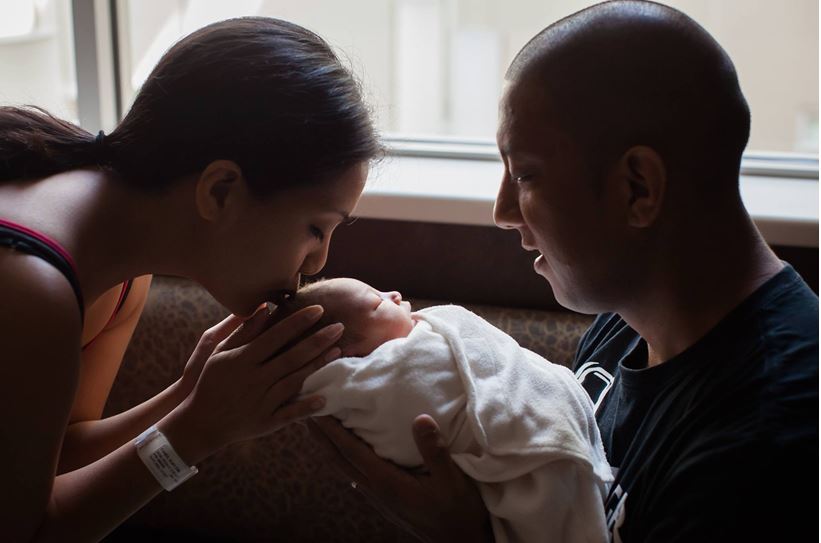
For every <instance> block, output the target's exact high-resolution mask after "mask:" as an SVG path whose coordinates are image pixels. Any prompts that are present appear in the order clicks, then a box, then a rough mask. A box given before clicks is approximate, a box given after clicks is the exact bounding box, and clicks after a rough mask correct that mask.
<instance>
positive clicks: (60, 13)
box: [0, 0, 78, 122]
mask: <svg viewBox="0 0 821 543" xmlns="http://www.w3.org/2000/svg"><path fill="white" fill-rule="evenodd" d="M0 13H1V14H2V15H1V16H0V74H2V81H3V84H2V85H0V103H2V104H4V105H9V104H13V105H22V104H33V105H37V106H40V107H42V108H45V109H46V110H48V111H50V112H52V113H54V114H55V115H58V116H60V117H63V118H65V119H69V120H72V121H74V122H77V120H78V113H77V78H76V75H75V66H74V36H73V31H72V24H71V4H70V2H69V1H68V0H0Z"/></svg>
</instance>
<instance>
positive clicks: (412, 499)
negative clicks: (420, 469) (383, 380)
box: [309, 415, 494, 542]
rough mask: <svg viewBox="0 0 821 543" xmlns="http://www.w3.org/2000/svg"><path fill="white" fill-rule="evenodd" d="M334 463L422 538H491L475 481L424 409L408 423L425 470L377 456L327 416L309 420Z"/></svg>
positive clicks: (392, 518)
mask: <svg viewBox="0 0 821 543" xmlns="http://www.w3.org/2000/svg"><path fill="white" fill-rule="evenodd" d="M309 426H310V427H311V431H312V434H313V435H314V436H315V437H316V438H317V439H318V441H320V442H321V443H323V444H324V445H325V448H326V449H327V450H328V451H329V452H330V454H331V455H332V456H333V458H334V460H335V464H336V466H337V467H338V468H339V469H340V470H341V471H342V473H344V474H345V476H346V477H348V478H349V479H350V480H351V482H352V483H356V488H357V490H360V491H361V492H362V493H363V494H364V495H365V496H366V497H368V498H369V499H370V501H371V503H372V504H373V505H374V507H375V508H376V509H377V510H378V511H379V512H380V513H381V514H382V515H383V516H385V518H387V519H388V520H390V521H392V522H394V523H396V524H397V525H399V526H400V527H402V528H403V529H405V530H406V531H408V532H409V533H411V534H413V535H415V536H416V537H417V538H419V539H420V540H422V541H430V542H440V541H441V542H452V541H471V542H482V541H493V540H494V539H493V531H492V528H491V525H490V518H489V516H488V512H487V509H486V508H485V505H484V502H483V501H482V498H481V496H480V495H479V491H478V490H477V488H476V485H475V484H474V483H473V481H471V480H470V479H469V478H468V477H467V476H466V475H465V474H464V473H462V471H461V470H460V469H459V467H458V466H457V465H456V464H455V463H454V462H453V460H452V459H451V458H450V454H449V452H448V450H447V448H446V447H445V445H444V442H443V441H442V438H441V434H440V432H439V427H438V425H437V424H436V422H435V421H434V420H433V419H432V418H431V417H429V416H428V415H420V416H419V417H417V418H416V420H415V421H414V424H413V437H414V440H415V442H416V446H417V448H418V449H419V452H420V454H421V455H422V458H423V460H424V462H425V467H426V468H427V471H428V473H427V474H421V475H411V474H410V473H408V472H407V471H405V470H403V469H401V468H399V467H398V466H396V465H395V464H393V463H391V462H389V461H387V460H383V459H382V458H379V457H378V456H377V455H376V454H375V453H374V452H373V449H371V447H370V446H368V444H366V443H365V442H364V441H362V440H360V439H359V438H358V437H356V436H355V435H353V434H352V433H351V432H349V431H348V430H346V429H345V428H344V427H343V426H342V425H341V424H340V423H339V422H338V421H337V420H336V419H334V418H333V417H321V418H316V419H312V420H311V421H309Z"/></svg>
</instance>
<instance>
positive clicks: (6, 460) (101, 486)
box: [0, 253, 338, 541]
mask: <svg viewBox="0 0 821 543" xmlns="http://www.w3.org/2000/svg"><path fill="white" fill-rule="evenodd" d="M4 257H5V258H4ZM14 258H16V259H25V262H22V261H20V260H18V261H17V262H15V266H14V269H13V270H11V271H9V268H7V267H5V268H4V274H3V275H4V277H3V279H4V280H3V282H2V284H0V300H2V301H3V311H2V312H1V313H0V339H2V341H0V345H2V348H3V359H2V363H0V417H2V420H1V421H0V444H2V446H0V465H2V466H3V468H4V472H5V473H6V474H7V475H6V476H5V478H4V482H3V483H4V484H3V492H2V493H0V525H2V526H3V531H4V533H3V536H4V540H8V541H97V540H99V539H101V538H102V537H104V536H105V534H107V533H109V532H110V531H111V530H113V529H114V528H115V527H116V526H117V525H119V524H120V523H122V522H123V521H124V520H125V519H126V518H128V517H129V516H130V515H132V514H133V513H134V511H136V510H138V509H139V508H140V507H142V506H143V505H144V504H145V503H147V502H148V501H149V500H150V499H151V498H152V497H153V496H155V495H156V494H157V493H159V492H160V491H161V487H160V485H159V483H157V482H156V480H154V478H153V476H152V475H151V474H150V472H149V471H148V469H147V468H146V467H145V466H144V465H143V463H142V461H141V460H140V459H139V457H138V455H137V453H136V450H135V448H134V446H133V445H132V444H131V443H130V442H129V443H126V444H124V445H122V446H120V447H119V448H117V449H116V450H115V451H113V452H111V453H110V454H108V455H106V456H104V457H102V458H100V459H99V460H97V461H96V462H94V463H92V464H90V465H88V466H85V467H82V468H80V469H77V470H74V471H72V472H69V473H65V474H63V475H60V476H56V477H55V473H56V468H57V459H58V455H59V451H60V448H61V445H62V441H63V436H64V434H65V429H66V426H67V423H68V418H69V412H70V409H71V405H72V399H73V397H74V393H75V390H76V386H77V375H78V366H79V356H78V352H79V337H80V333H81V323H80V318H79V312H78V310H77V304H76V299H75V298H74V294H73V292H72V290H71V287H70V286H69V285H68V283H67V281H66V280H65V278H63V277H62V275H60V273H59V272H58V271H57V270H55V269H54V268H52V267H51V266H49V265H48V264H46V263H45V262H43V261H41V260H38V259H35V258H33V257H27V256H19V257H17V256H15V257H14ZM8 260H9V259H8V253H6V254H0V264H7V263H8ZM21 262H22V263H21ZM309 309H310V308H309ZM310 314H311V312H310V311H306V310H303V311H301V312H298V313H296V314H295V315H293V316H292V317H289V318H288V319H286V320H284V321H282V322H280V323H278V324H276V325H274V326H273V327H271V328H270V329H268V330H264V331H258V332H257V333H258V335H257V336H256V337H253V334H250V335H249V334H247V333H246V334H245V335H244V336H243V333H242V332H243V331H244V330H245V328H243V327H241V328H240V329H239V330H238V332H240V333H237V334H234V335H232V336H230V337H229V338H228V339H226V340H225V341H223V342H221V343H220V345H218V346H217V349H216V352H214V354H212V355H211V356H210V357H209V358H208V360H207V362H205V364H204V366H205V367H204V368H203V370H202V375H201V376H200V379H199V381H198V382H197V383H196V386H195V387H194V390H193V391H192V393H191V394H190V395H189V396H188V397H187V398H186V400H185V401H184V402H183V403H182V404H180V405H179V406H177V407H176V408H175V409H174V410H172V411H171V413H169V414H168V415H166V416H165V417H164V418H163V419H162V420H161V421H159V422H158V426H159V428H160V430H161V431H163V432H164V433H165V434H166V435H167V437H168V439H169V441H170V442H171V443H172V444H173V446H174V448H175V449H176V450H177V452H178V453H179V454H180V456H181V457H182V458H183V460H185V461H186V462H188V463H189V464H196V463H199V462H200V461H202V460H203V459H205V458H206V457H208V456H209V455H210V454H212V453H213V452H215V451H216V450H218V449H219V448H222V447H223V446H225V445H227V444H229V443H233V442H235V441H240V440H243V439H249V438H252V437H256V436H261V435H265V434H268V433H271V432H272V431H275V430H276V429H278V428H280V427H281V426H283V425H285V424H287V423H289V422H291V421H293V420H295V419H297V418H304V417H305V416H308V415H309V414H311V413H313V412H315V411H316V410H317V409H319V408H320V407H321V406H316V405H312V404H313V400H315V398H306V399H305V400H301V401H299V402H290V401H289V400H291V399H293V398H295V397H296V396H297V394H298V393H299V390H300V388H301V386H302V381H304V379H305V377H306V376H307V375H309V374H310V373H311V372H313V371H316V369H317V368H318V367H321V366H322V365H323V364H324V363H325V360H326V357H327V355H328V354H329V352H331V354H333V353H334V350H333V349H331V347H332V345H333V344H334V343H335V342H336V341H337V340H338V334H334V333H332V332H334V330H333V329H332V328H331V327H326V328H325V329H323V330H322V331H320V332H318V333H316V334H314V335H312V336H311V337H309V338H307V339H305V340H303V341H301V342H300V343H298V344H297V345H296V346H294V347H293V348H290V349H289V350H287V351H285V352H284V353H281V354H277V355H276V356H272V353H277V352H278V351H279V350H280V349H281V348H282V347H283V346H285V345H286V344H288V343H289V342H290V341H292V340H293V339H294V338H295V337H298V336H299V335H301V334H302V333H303V332H304V331H305V330H307V329H308V328H309V327H310V326H311V325H313V323H314V322H316V320H317V319H318V318H319V314H314V315H313V316H311V315H310ZM249 322H250V321H249ZM236 325H239V321H237V322H236V323H235V326H236ZM204 339H205V340H206V341H205V342H206V343H208V339H209V338H208V337H205V338H204ZM232 339H233V340H234V341H233V343H232ZM201 343H202V341H201ZM334 349H335V348H334ZM329 350H330V351H329ZM337 350H338V349H337Z"/></svg>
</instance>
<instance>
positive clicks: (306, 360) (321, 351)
mask: <svg viewBox="0 0 821 543" xmlns="http://www.w3.org/2000/svg"><path fill="white" fill-rule="evenodd" d="M343 330H344V327H343V326H342V324H340V323H335V324H329V325H328V326H326V327H324V328H322V329H321V330H319V331H318V332H316V333H315V334H312V335H310V336H308V337H307V338H305V339H303V340H302V341H300V342H299V343H297V344H296V345H294V346H293V347H291V348H290V349H288V351H287V352H284V353H282V354H280V355H279V356H276V357H274V358H272V359H271V360H268V361H266V362H265V364H264V366H263V368H264V374H263V375H264V377H263V379H264V381H265V382H268V383H275V382H278V381H280V380H281V379H283V378H284V377H285V376H287V375H290V374H292V373H294V372H296V371H298V370H300V369H301V368H304V367H310V368H312V369H310V370H309V372H308V373H313V372H314V371H316V370H318V369H319V368H321V367H322V366H324V365H325V364H327V363H328V362H330V361H331V360H333V359H334V358H336V357H338V356H339V351H338V349H336V350H335V349H334V348H333V347H332V346H333V344H334V343H336V342H337V341H338V340H339V338H340V337H341V336H342V332H343ZM305 377H307V374H306V375H305V376H304V377H303V378H302V379H303V380H304V379H305ZM300 385H301V382H300Z"/></svg>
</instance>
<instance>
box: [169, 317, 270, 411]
mask: <svg viewBox="0 0 821 543" xmlns="http://www.w3.org/2000/svg"><path fill="white" fill-rule="evenodd" d="M267 312H268V309H267V307H262V308H260V309H258V310H257V311H256V313H254V315H253V316H251V317H250V318H249V319H243V318H242V317H237V316H236V315H229V316H228V317H227V318H226V319H225V320H223V321H222V322H220V323H219V324H216V325H214V326H212V327H211V328H209V329H208V330H206V331H205V332H204V333H203V334H202V336H201V337H200V340H199V341H198V342H197V346H196V347H194V352H193V353H191V357H190V358H189V359H188V362H187V363H186V364H185V369H183V371H182V377H180V379H179V381H177V383H176V384H175V388H176V390H175V395H176V397H177V398H178V403H179V402H181V401H183V400H184V399H185V398H187V397H188V395H189V394H191V391H193V390H194V386H195V385H196V384H197V381H199V378H200V374H201V373H202V368H203V367H205V363H206V362H207V361H208V358H209V357H210V356H211V355H212V354H214V351H215V350H216V349H217V345H219V344H220V343H221V342H222V341H224V340H225V339H227V338H228V336H230V335H231V334H232V333H233V332H234V331H236V330H237V328H238V327H239V326H240V325H241V324H243V322H245V321H246V320H250V321H252V322H257V321H260V320H262V319H264V318H265V316H266V314H267Z"/></svg>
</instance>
